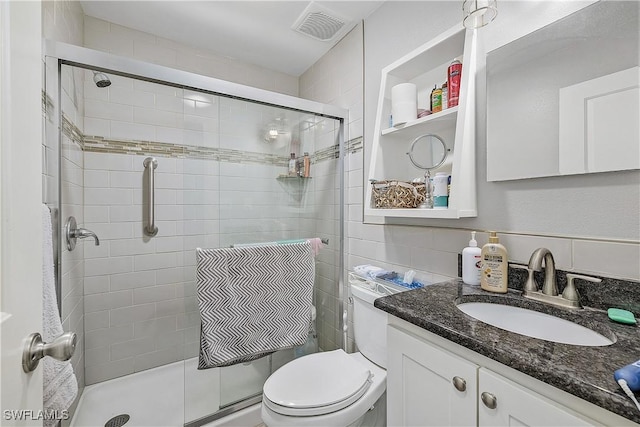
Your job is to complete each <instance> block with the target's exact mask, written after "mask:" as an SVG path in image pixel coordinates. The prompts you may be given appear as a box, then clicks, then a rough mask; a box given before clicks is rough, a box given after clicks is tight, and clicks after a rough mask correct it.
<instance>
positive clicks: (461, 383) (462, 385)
mask: <svg viewBox="0 0 640 427" xmlns="http://www.w3.org/2000/svg"><path fill="white" fill-rule="evenodd" d="M451 382H452V383H453V386H454V387H455V388H456V390H458V391H465V390H466V389H467V382H466V381H465V380H464V378H460V377H458V376H455V377H453V379H452V380H451Z"/></svg>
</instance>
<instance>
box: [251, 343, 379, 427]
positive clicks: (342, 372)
mask: <svg viewBox="0 0 640 427" xmlns="http://www.w3.org/2000/svg"><path fill="white" fill-rule="evenodd" d="M372 378H373V373H372V372H371V370H369V369H367V368H366V366H364V365H363V364H362V363H359V362H357V361H356V360H354V358H353V357H350V356H349V355H348V354H347V353H345V352H344V351H343V350H334V351H327V352H322V353H316V354H312V355H308V356H304V357H301V358H299V359H296V360H294V361H292V362H290V363H288V364H286V365H284V366H283V367H282V368H280V369H278V370H277V371H276V372H274V373H273V375H271V376H270V377H269V378H268V379H267V381H266V382H265V384H264V390H263V396H264V399H263V402H264V404H265V405H266V406H268V407H269V408H270V409H271V410H272V411H274V412H277V413H279V414H282V415H291V416H300V417H304V416H314V415H324V414H329V413H332V412H336V411H339V410H341V409H343V408H346V407H347V406H349V405H351V404H353V403H354V402H356V401H357V400H358V399H360V398H361V397H362V396H363V395H364V394H365V393H366V392H367V390H368V389H369V387H370V386H371V383H372Z"/></svg>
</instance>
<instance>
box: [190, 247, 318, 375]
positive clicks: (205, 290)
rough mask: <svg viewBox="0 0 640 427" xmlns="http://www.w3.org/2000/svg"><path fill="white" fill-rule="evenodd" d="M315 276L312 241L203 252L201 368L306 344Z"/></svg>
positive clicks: (199, 261)
mask: <svg viewBox="0 0 640 427" xmlns="http://www.w3.org/2000/svg"><path fill="white" fill-rule="evenodd" d="M314 276H315V263H314V260H313V253H312V251H311V245H310V244H309V242H303V243H293V244H286V245H269V246H251V247H241V248H220V249H200V248H198V249H197V250H196V285H197V294H198V308H199V310H200V317H201V320H202V324H201V330H200V355H199V360H198V369H207V368H214V367H219V366H230V365H234V364H237V363H242V362H248V361H251V360H255V359H258V358H260V357H263V356H266V355H267V354H270V353H273V352H274V351H277V350H281V349H285V348H290V347H294V346H298V345H302V344H304V343H305V341H306V340H307V336H308V333H309V324H310V321H311V302H312V301H311V299H312V293H313V281H314Z"/></svg>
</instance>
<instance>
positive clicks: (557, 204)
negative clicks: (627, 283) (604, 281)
mask: <svg viewBox="0 0 640 427" xmlns="http://www.w3.org/2000/svg"><path fill="white" fill-rule="evenodd" d="M505 3H506V5H505ZM568 3H571V2H503V3H499V5H498V8H499V14H498V18H497V20H496V21H495V22H494V23H492V24H490V25H489V26H487V27H485V28H484V29H481V30H480V31H481V32H484V34H485V36H486V37H485V39H486V40H485V41H486V44H487V45H488V46H490V47H492V48H495V47H497V46H499V45H500V44H504V43H505V42H508V41H509V40H510V39H513V38H514V37H517V36H521V35H523V34H524V33H526V32H527V31H531V30H532V29H535V27H536V26H538V25H541V24H542V23H544V21H545V20H546V21H547V22H548V21H550V20H552V19H556V18H557V17H559V16H562V14H564V13H567V12H569V11H571V10H572V9H574V8H575V7H576V6H575V4H574V5H569V4H568ZM583 4H586V3H583ZM503 5H505V6H503ZM459 6H460V5H459V4H458V3H457V2H388V3H385V4H384V5H383V6H382V7H381V8H379V9H378V10H376V11H375V12H374V13H372V14H371V15H370V16H369V17H368V18H367V19H366V20H365V42H364V46H365V116H364V119H365V123H366V126H365V157H366V158H365V163H364V164H365V165H366V168H368V163H369V158H368V155H369V153H370V151H371V144H372V140H373V134H372V132H373V123H374V122H375V113H376V111H375V105H376V102H377V96H378V91H379V85H380V75H381V69H382V68H383V67H384V66H386V65H388V64H389V63H391V62H393V61H395V60H396V59H398V58H399V57H401V56H402V55H404V54H406V53H407V52H409V51H411V50H412V49H414V48H416V47H418V46H419V45H421V44H423V43H425V42H426V41H428V40H430V39H432V38H434V37H435V36H437V35H438V34H440V33H441V32H443V31H444V30H446V29H448V28H450V27H451V26H453V25H455V24H456V23H457V22H459V20H460V19H461V16H460V15H461V12H460V7H459ZM533 12H535V13H533ZM525 17H527V18H525ZM530 17H536V19H533V18H530ZM532 21H535V22H534V24H532ZM520 23H522V25H521V24H520ZM485 114H486V112H485V109H484V107H483V103H482V101H481V102H480V105H479V108H478V113H477V118H478V122H479V125H478V129H477V131H478V132H477V134H478V135H479V137H478V139H477V141H476V144H477V155H476V157H477V171H478V172H477V173H478V176H477V178H478V188H477V191H478V217H477V218H473V219H462V220H455V221H450V220H415V221H405V222H402V223H403V224H407V225H386V226H381V225H372V224H363V223H362V206H361V205H358V206H351V207H350V209H349V218H348V221H349V222H348V237H349V261H348V265H347V267H349V268H350V267H353V266H354V265H358V264H362V263H373V264H376V265H381V266H382V267H387V268H393V269H396V270H398V271H405V270H407V269H410V268H412V269H415V270H417V271H418V273H419V274H418V275H419V277H423V278H425V279H426V280H428V281H437V280H440V279H441V278H443V276H446V277H455V276H457V254H458V253H459V252H460V251H461V250H462V248H464V247H465V246H466V245H467V242H468V240H469V231H470V230H472V229H476V230H481V231H484V230H489V229H491V230H497V231H499V232H500V235H501V239H502V240H501V241H502V242H503V243H504V244H505V245H506V246H507V248H508V249H509V251H510V259H511V260H513V261H519V262H527V261H528V258H529V255H530V254H531V252H532V251H533V250H534V249H535V248H537V247H540V246H546V247H548V248H550V249H551V250H552V251H553V252H554V255H555V258H556V262H557V264H558V267H559V268H561V269H565V270H576V271H582V272H586V273H593V274H602V275H606V276H613V277H621V278H629V279H635V280H638V279H640V268H639V265H638V260H639V259H640V245H639V244H638V240H639V238H640V223H639V222H638V218H639V216H640V213H639V206H640V173H639V172H637V171H634V172H620V173H606V174H598V175H582V176H574V177H561V178H542V179H531V180H526V181H517V182H510V183H487V182H486V153H485V150H486V140H485V139H486V138H485V134H486V127H485V125H484V120H485ZM365 176H366V174H365ZM603 192H607V193H608V203H606V204H605V203H602V194H603ZM353 196H354V197H359V196H356V195H353ZM444 227H446V228H444ZM486 241H487V235H486V234H485V233H480V236H479V243H480V244H483V243H485V242H486ZM604 253H606V254H607V256H606V257H604V256H602V254H604Z"/></svg>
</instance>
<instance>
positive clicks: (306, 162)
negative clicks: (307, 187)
mask: <svg viewBox="0 0 640 427" xmlns="http://www.w3.org/2000/svg"><path fill="white" fill-rule="evenodd" d="M302 163H303V167H302V174H301V175H302V176H303V177H305V178H309V175H310V174H311V157H309V153H307V152H306V151H305V153H304V157H303V160H302Z"/></svg>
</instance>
